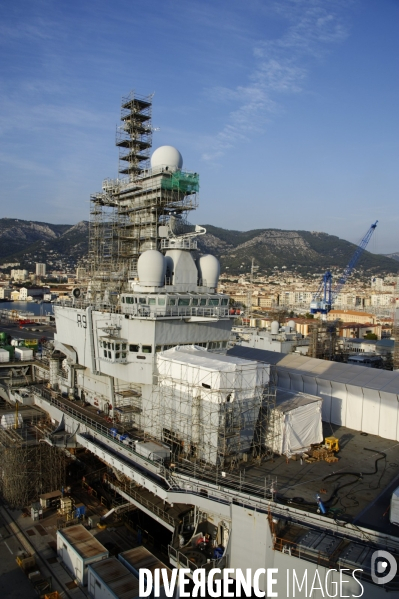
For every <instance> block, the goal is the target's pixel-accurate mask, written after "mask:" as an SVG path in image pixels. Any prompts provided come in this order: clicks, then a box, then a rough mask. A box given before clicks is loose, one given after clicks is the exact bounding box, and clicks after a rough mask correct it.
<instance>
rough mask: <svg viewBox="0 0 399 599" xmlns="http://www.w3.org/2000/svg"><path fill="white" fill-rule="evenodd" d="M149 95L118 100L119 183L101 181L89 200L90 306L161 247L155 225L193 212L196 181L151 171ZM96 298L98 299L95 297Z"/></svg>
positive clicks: (130, 276)
mask: <svg viewBox="0 0 399 599" xmlns="http://www.w3.org/2000/svg"><path fill="white" fill-rule="evenodd" d="M152 131H153V129H152V95H150V96H145V97H144V96H138V95H137V94H136V93H135V92H131V93H130V94H129V96H127V97H126V98H123V99H122V108H121V125H120V126H119V127H118V129H117V136H116V145H117V147H118V148H119V174H120V175H122V177H120V178H118V179H106V180H105V181H104V182H103V187H102V191H101V192H99V193H95V194H93V195H92V196H91V222H90V243H89V259H90V260H89V261H90V265H91V290H92V301H93V303H96V301H98V300H100V299H101V301H104V295H106V297H105V300H106V301H108V299H109V298H111V297H112V295H111V294H112V293H120V292H121V291H123V290H125V289H126V288H127V284H128V281H129V279H133V278H134V277H135V276H136V275H137V260H138V258H139V256H140V254H141V253H142V252H144V251H145V250H148V249H158V250H159V249H164V247H165V246H164V245H162V247H161V239H160V235H159V226H160V225H163V224H166V223H167V222H168V221H169V220H170V215H171V214H172V213H173V215H174V217H175V218H180V219H182V217H183V214H186V213H187V212H188V211H189V210H193V209H195V208H196V207H197V193H198V191H199V176H198V174H197V173H190V172H188V171H183V170H182V169H177V170H168V168H167V167H166V168H160V167H158V168H154V169H152V168H150V159H149V158H150V150H151V146H152ZM183 220H184V219H183ZM97 293H98V294H99V295H98V297H97V296H96V294H97Z"/></svg>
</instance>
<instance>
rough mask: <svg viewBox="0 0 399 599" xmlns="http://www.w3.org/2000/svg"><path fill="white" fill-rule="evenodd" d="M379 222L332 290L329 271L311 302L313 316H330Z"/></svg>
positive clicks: (373, 226)
mask: <svg viewBox="0 0 399 599" xmlns="http://www.w3.org/2000/svg"><path fill="white" fill-rule="evenodd" d="M377 223H378V220H376V221H375V223H373V224H372V225H371V227H370V228H369V230H368V231H367V233H366V235H365V236H364V237H363V239H362V240H361V242H360V243H359V245H358V246H357V248H356V250H355V252H354V254H353V256H352V258H351V259H350V261H349V263H348V264H347V266H346V267H345V270H344V272H343V273H342V275H341V276H340V278H339V279H338V281H337V283H336V284H335V286H334V288H332V274H331V272H330V271H329V270H327V271H326V272H325V273H324V275H323V278H322V280H321V283H320V286H319V288H318V290H317V291H316V293H315V294H314V296H313V299H312V301H311V302H310V313H311V314H317V313H319V314H324V315H326V314H328V313H329V312H330V310H331V308H332V306H333V304H334V302H335V300H336V298H337V296H338V294H339V292H340V291H341V289H342V287H343V286H344V285H345V283H346V281H347V280H348V278H349V277H350V275H351V274H352V271H353V269H354V268H355V266H356V264H357V262H358V260H359V258H360V256H361V255H362V254H363V251H364V250H365V249H366V246H367V244H368V242H369V241H370V239H371V236H372V234H373V233H374V231H375V229H376V227H377Z"/></svg>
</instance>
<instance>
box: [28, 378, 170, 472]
mask: <svg viewBox="0 0 399 599" xmlns="http://www.w3.org/2000/svg"><path fill="white" fill-rule="evenodd" d="M30 389H31V390H32V392H33V393H35V394H36V395H39V396H41V397H42V398H43V399H45V400H46V401H47V402H48V403H50V404H51V405H53V406H55V407H56V408H58V409H59V410H61V411H62V412H64V413H65V414H69V415H70V416H72V417H73V418H74V419H75V420H78V421H79V422H81V423H82V424H84V425H85V426H87V427H88V428H89V429H91V430H94V431H95V432H97V433H99V434H101V435H102V436H103V437H105V438H106V439H107V440H111V441H113V443H115V444H116V445H119V446H120V447H121V448H122V449H124V450H126V451H128V452H129V453H131V454H133V455H135V456H137V457H138V458H139V459H140V460H141V461H143V462H146V463H147V464H149V465H151V467H152V469H154V468H155V469H156V473H157V474H158V475H159V476H162V477H165V474H166V472H167V469H166V468H165V466H164V464H163V460H162V459H161V458H157V460H156V461H155V460H150V459H149V458H147V457H146V456H143V455H142V454H141V453H138V452H137V451H135V450H134V449H133V448H132V447H130V446H129V445H126V444H125V443H123V442H122V441H120V440H119V439H118V438H117V437H115V435H113V434H112V433H111V432H110V428H107V427H106V426H104V425H103V424H101V423H99V422H97V421H96V420H93V419H92V418H90V417H88V416H86V415H85V414H82V413H81V412H79V411H78V410H75V409H74V408H73V407H72V406H68V405H67V404H65V403H64V402H62V401H60V400H59V399H57V398H56V397H54V393H55V392H54V391H50V390H48V389H45V388H42V387H36V386H34V385H32V386H31V387H30ZM66 401H70V400H66Z"/></svg>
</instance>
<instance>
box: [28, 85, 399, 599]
mask: <svg viewBox="0 0 399 599" xmlns="http://www.w3.org/2000/svg"><path fill="white" fill-rule="evenodd" d="M151 113H152V96H147V97H141V96H138V95H137V94H135V93H131V94H130V95H129V96H128V97H127V98H124V99H123V101H122V114H121V127H120V128H119V129H118V132H117V142H116V143H117V146H118V147H119V149H120V169H119V172H120V175H122V176H121V177H119V178H118V179H115V180H111V179H106V180H105V181H104V182H103V186H102V190H101V192H98V193H95V194H93V195H92V197H91V215H90V220H91V222H90V240H89V264H90V278H89V281H88V284H87V285H85V286H81V287H77V288H75V289H74V291H73V299H72V301H63V302H60V303H59V304H58V305H56V306H55V308H54V313H55V319H56V326H57V332H56V335H55V339H54V353H53V355H52V356H51V357H50V359H49V371H48V381H49V384H48V386H46V385H41V386H40V385H38V384H34V385H32V386H31V387H30V390H31V393H32V396H33V398H34V403H35V404H36V405H37V406H39V407H41V408H42V409H43V410H45V411H46V412H48V413H49V414H50V416H51V418H52V420H53V421H54V422H56V425H55V427H54V430H53V431H52V432H51V434H48V435H47V436H46V441H47V442H48V443H50V444H52V445H55V446H60V447H64V448H66V449H67V448H68V447H69V448H70V447H84V448H86V449H88V450H89V451H90V452H92V453H93V454H95V455H96V456H97V457H98V458H99V459H100V460H102V461H103V462H104V463H105V464H106V465H107V466H108V474H107V483H108V484H109V485H110V487H111V488H112V489H114V490H115V491H116V492H117V493H119V494H120V495H121V496H122V497H123V498H124V500H126V501H128V502H131V503H134V504H135V505H137V507H138V508H139V509H142V510H143V511H144V512H145V513H147V514H148V515H149V516H151V517H153V518H155V519H156V520H157V521H158V522H160V523H161V524H162V525H163V526H164V527H165V528H166V529H168V530H169V531H170V532H171V543H170V546H169V559H170V562H171V564H172V565H173V566H176V567H184V568H188V569H189V570H190V571H191V572H193V571H195V569H197V568H198V567H201V568H202V567H204V568H206V569H211V568H219V569H220V570H221V571H222V572H223V570H224V569H225V568H232V569H235V568H240V569H242V570H245V569H246V568H251V569H252V570H255V569H257V568H278V569H279V571H280V572H281V573H283V574H282V575H281V580H279V582H278V585H277V587H276V589H275V590H278V591H279V596H280V595H281V596H284V593H285V592H286V578H285V571H286V570H289V569H291V570H292V569H296V572H297V573H298V576H301V578H302V577H303V575H304V572H305V570H306V571H308V577H309V579H311V580H313V578H314V573H315V571H316V570H317V571H318V572H320V575H321V576H325V574H326V572H327V571H328V570H334V569H336V570H339V568H347V569H348V572H350V571H352V570H354V569H356V568H363V569H364V573H363V578H362V584H363V586H364V588H365V589H366V590H365V594H364V596H365V597H366V596H367V597H379V596H380V595H381V596H382V595H383V594H384V596H385V593H386V591H389V592H390V595H391V596H397V594H398V590H397V589H398V588H399V585H396V583H395V582H393V583H390V584H389V585H385V586H383V587H380V586H378V585H376V584H374V583H373V582H372V580H371V577H370V576H371V572H370V568H371V566H370V560H371V556H372V553H373V551H374V550H377V549H387V548H389V551H391V553H393V554H394V555H399V539H398V538H396V537H395V536H393V535H388V534H386V533H382V532H380V531H378V530H374V529H372V528H370V529H366V528H363V527H361V526H359V525H356V524H351V522H350V521H348V520H345V518H342V519H341V520H340V518H339V516H338V513H337V516H336V517H335V518H334V517H333V518H332V517H331V516H330V517H327V515H324V514H323V513H318V512H317V510H316V507H317V502H316V499H315V500H314V501H313V503H312V500H311V499H307V500H306V501H305V502H304V503H303V505H301V503H302V502H303V501H302V502H301V501H299V500H298V501H296V502H295V501H293V502H291V501H288V500H287V498H283V494H280V486H284V485H285V486H286V488H287V489H294V487H295V486H297V487H298V494H299V495H304V491H303V488H301V485H304V484H305V483H304V475H303V472H304V471H301V470H300V465H299V461H297V462H292V463H290V467H291V472H288V470H287V468H288V466H287V464H288V458H289V457H291V453H290V452H291V451H292V454H294V453H295V451H296V450H295V447H294V446H295V440H294V439H293V438H292V439H291V440H289V439H288V437H287V439H288V440H287V439H284V447H288V449H287V451H288V455H287V456H285V457H284V458H279V460H280V461H279V460H278V459H277V460H276V461H275V457H274V454H275V453H276V448H278V447H280V446H283V440H282V439H281V436H282V435H283V434H284V435H285V434H286V432H283V429H282V425H281V422H282V421H283V420H284V418H285V417H283V416H282V414H285V413H287V414H288V413H290V410H292V409H294V408H295V409H296V410H298V413H301V414H305V413H306V414H308V416H306V418H308V420H306V422H305V425H304V427H303V428H302V429H301V435H303V438H304V439H306V440H307V441H308V443H309V446H310V445H311V444H312V443H314V442H320V441H322V440H323V432H322V421H321V408H320V405H321V400H320V399H318V398H317V397H315V396H313V395H309V394H306V393H299V392H298V393H295V392H292V393H285V394H283V395H284V397H281V401H282V402H283V403H281V406H282V405H284V406H285V407H284V408H280V411H278V405H279V401H278V397H279V391H278V390H277V376H276V367H275V365H274V364H271V363H268V362H267V361H266V360H262V359H259V356H257V357H256V358H251V356H250V355H249V354H248V355H247V356H245V353H244V354H243V355H242V356H238V355H236V354H234V353H231V352H228V351H227V349H228V342H229V338H230V332H231V327H232V318H231V316H230V314H229V297H228V296H227V295H226V294H223V293H218V292H217V286H218V278H219V262H218V260H217V258H215V257H214V256H212V255H210V254H206V255H200V253H199V251H198V238H199V237H200V236H201V235H203V234H205V233H206V231H205V228H204V227H202V226H199V225H192V224H190V222H189V220H188V216H187V215H188V214H189V213H190V212H191V211H192V210H194V209H195V208H196V207H197V204H198V192H199V175H198V173H195V172H190V171H186V170H184V169H183V160H182V157H181V155H180V153H179V151H178V150H176V149H175V148H174V147H172V146H162V147H160V148H158V149H157V150H155V152H154V153H153V154H152V156H151V159H150V150H151V147H152V131H153V129H152V123H151ZM243 351H244V348H243ZM62 395H64V398H63V397H62ZM280 395H281V392H280ZM65 396H69V397H74V398H75V399H79V400H81V401H84V402H85V403H86V404H88V405H90V406H91V408H93V407H94V408H95V410H96V412H98V413H96V412H91V413H90V414H91V416H90V415H88V411H87V410H86V411H85V410H83V409H80V408H78V406H75V405H74V404H73V403H71V402H69V401H68V399H65ZM104 417H106V419H107V420H105V418H104ZM288 421H289V417H287V422H288ZM287 430H288V429H287ZM292 430H294V429H292ZM296 430H297V429H295V431H294V432H295V434H296ZM298 430H299V429H298ZM294 436H295V435H294V434H293V437H294ZM385 442H386V441H385ZM383 445H384V440H382V445H380V447H383ZM376 451H377V450H376ZM381 451H382V450H381ZM377 453H378V452H377ZM348 459H349V458H348ZM301 463H302V460H301ZM323 468H325V469H326V471H325V474H324V471H323V470H322V469H323ZM327 468H328V465H327V464H320V465H319V469H320V472H319V473H318V474H317V480H318V481H319V482H318V483H315V484H313V483H311V482H309V481H306V485H307V489H308V496H310V497H311V496H312V495H314V493H315V492H316V490H317V489H318V488H320V486H322V483H321V482H320V481H321V480H324V479H323V477H327V475H328V474H329V473H330V474H331V469H330V470H327ZM348 468H349V465H348ZM341 469H342V468H341ZM305 478H306V477H305ZM279 479H280V480H281V481H285V482H284V484H282V483H281V482H280V480H279ZM390 482H392V481H390ZM312 484H313V486H312ZM317 485H318V486H317ZM288 494H291V496H292V492H291V493H288ZM377 495H378V494H377ZM144 497H145V498H146V499H145V500H144ZM151 497H153V498H154V500H153V501H151ZM155 498H156V499H157V500H159V499H161V500H162V502H163V507H162V508H160V507H159V505H158V507H156V508H155V507H154V506H155V504H156V502H155ZM300 499H301V498H300ZM367 505H368V504H367V501H366V503H365V505H364V509H366V506H367ZM151 506H153V507H151ZM319 512H320V510H319ZM206 534H207V535H209V537H208V539H209V540H210V541H209V545H208V547H205V548H204V546H202V547H201V551H200V550H199V549H198V541H199V540H201V538H202V537H203V536H204V535H206ZM207 542H208V540H207ZM203 545H204V544H203ZM395 559H396V558H395ZM232 575H234V574H232ZM334 580H335V581H336V580H339V572H337V573H336V575H334V574H332V575H331V576H330V577H329V583H328V584H329V585H330V587H328V588H330V590H332V588H333V587H331V583H332V582H334ZM260 586H261V588H263V589H265V588H266V579H263V578H262V579H261V584H260ZM345 591H346V592H347V593H348V594H350V593H351V592H353V594H355V595H359V592H360V589H359V585H358V584H357V583H356V582H355V581H354V579H353V578H350V577H349V582H347V583H346V586H345ZM297 596H306V595H305V594H304V592H302V594H299V593H298V594H297ZM313 596H316V595H313ZM320 596H322V595H320ZM398 596H399V595H398Z"/></svg>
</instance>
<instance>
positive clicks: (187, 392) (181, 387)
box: [143, 359, 276, 470]
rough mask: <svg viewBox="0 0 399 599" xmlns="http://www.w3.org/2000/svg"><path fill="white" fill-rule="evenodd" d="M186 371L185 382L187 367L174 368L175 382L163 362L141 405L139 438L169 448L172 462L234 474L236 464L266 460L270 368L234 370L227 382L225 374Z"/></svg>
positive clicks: (272, 398)
mask: <svg viewBox="0 0 399 599" xmlns="http://www.w3.org/2000/svg"><path fill="white" fill-rule="evenodd" d="M177 368H178V369H179V367H177ZM189 368H190V370H191V374H192V376H191V380H189V379H190V377H187V364H180V370H181V372H180V373H178V375H177V376H176V362H173V361H172V359H170V360H168V359H166V360H164V367H163V369H162V372H160V373H159V374H158V380H157V385H156V386H154V390H153V393H152V396H151V398H150V400H149V401H146V411H145V413H144V414H143V428H144V432H145V434H147V435H148V436H150V437H153V438H155V439H160V440H162V441H163V442H164V443H166V444H167V445H169V446H170V448H171V450H172V456H173V459H174V460H177V461H180V460H188V461H189V462H190V463H194V464H201V463H203V464H209V465H211V466H214V467H218V468H226V469H230V470H234V469H235V468H237V467H238V466H239V464H240V463H241V462H242V461H248V459H259V460H260V459H261V458H262V457H265V456H267V457H270V455H271V454H270V450H269V449H268V448H266V447H265V440H266V437H267V436H269V437H270V435H273V434H275V426H274V423H273V422H272V419H273V414H274V407H275V405H276V373H275V368H274V367H272V366H270V365H267V364H264V363H259V362H257V363H253V362H252V363H250V364H249V365H248V366H247V365H245V366H244V365H242V364H240V365H239V367H238V368H237V369H236V370H235V372H234V375H233V376H232V372H231V371H227V372H223V371H221V372H219V371H216V370H215V371H212V372H211V375H210V374H209V372H208V374H204V372H203V371H202V370H201V368H200V367H199V366H194V365H189ZM172 370H173V371H174V372H172ZM210 376H211V379H212V381H211V384H209V381H210ZM216 379H218V381H216ZM205 381H207V382H205ZM272 446H273V445H272Z"/></svg>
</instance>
